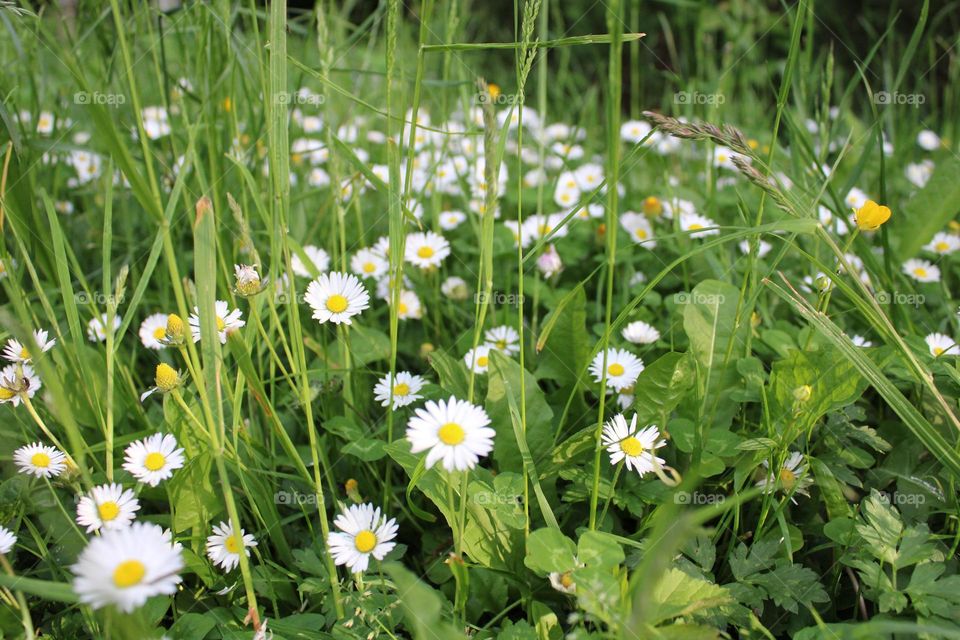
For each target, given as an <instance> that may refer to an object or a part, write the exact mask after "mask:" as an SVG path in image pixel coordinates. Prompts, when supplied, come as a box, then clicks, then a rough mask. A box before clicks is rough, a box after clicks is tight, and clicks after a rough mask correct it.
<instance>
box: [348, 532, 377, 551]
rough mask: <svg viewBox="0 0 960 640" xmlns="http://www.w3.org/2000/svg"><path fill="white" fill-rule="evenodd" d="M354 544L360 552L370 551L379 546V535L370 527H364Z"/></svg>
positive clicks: (355, 538)
mask: <svg viewBox="0 0 960 640" xmlns="http://www.w3.org/2000/svg"><path fill="white" fill-rule="evenodd" d="M353 544H354V546H356V547H357V551H359V552H360V553H370V552H371V551H373V548H374V547H376V546H377V536H376V534H374V533H373V531H370V530H369V529H364V530H363V531H361V532H360V533H358V534H357V535H356V536H355V537H354V539H353Z"/></svg>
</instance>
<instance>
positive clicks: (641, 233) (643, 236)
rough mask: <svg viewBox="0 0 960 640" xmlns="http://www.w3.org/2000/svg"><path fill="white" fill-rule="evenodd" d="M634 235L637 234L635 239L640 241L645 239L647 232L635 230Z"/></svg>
mask: <svg viewBox="0 0 960 640" xmlns="http://www.w3.org/2000/svg"><path fill="white" fill-rule="evenodd" d="M635 233H636V234H637V237H638V238H640V239H641V240H646V239H647V232H646V231H645V230H644V229H637V230H636V232H635Z"/></svg>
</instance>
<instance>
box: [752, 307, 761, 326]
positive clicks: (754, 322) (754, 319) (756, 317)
mask: <svg viewBox="0 0 960 640" xmlns="http://www.w3.org/2000/svg"><path fill="white" fill-rule="evenodd" d="M761 322H762V320H761V319H760V314H759V313H757V312H756V311H754V312H753V313H751V314H750V326H751V327H753V328H754V329H756V328H757V327H759V326H760V323H761Z"/></svg>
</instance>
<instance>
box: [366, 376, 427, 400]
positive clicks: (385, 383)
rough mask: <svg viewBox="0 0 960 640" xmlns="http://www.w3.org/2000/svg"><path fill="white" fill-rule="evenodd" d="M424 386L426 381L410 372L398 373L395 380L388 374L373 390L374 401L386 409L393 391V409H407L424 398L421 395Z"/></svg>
mask: <svg viewBox="0 0 960 640" xmlns="http://www.w3.org/2000/svg"><path fill="white" fill-rule="evenodd" d="M424 384H426V381H425V380H424V379H423V378H421V377H420V376H416V375H413V374H412V373H410V372H409V371H398V372H397V376H396V378H395V379H391V377H390V374H389V373H387V375H385V376H384V377H382V378H380V380H379V381H378V382H377V384H376V386H375V387H374V388H373V394H374V399H375V400H376V401H377V402H379V403H380V406H382V407H386V406H387V405H389V404H390V394H391V390H392V392H393V408H394V409H398V408H400V407H405V406H407V405H408V404H413V403H414V402H416V401H417V400H419V399H421V398H422V397H423V396H421V395H420V390H421V389H422V388H423V385H424Z"/></svg>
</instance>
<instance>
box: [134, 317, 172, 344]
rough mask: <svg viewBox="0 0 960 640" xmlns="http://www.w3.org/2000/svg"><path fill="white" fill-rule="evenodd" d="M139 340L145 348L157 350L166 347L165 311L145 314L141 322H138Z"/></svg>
mask: <svg viewBox="0 0 960 640" xmlns="http://www.w3.org/2000/svg"><path fill="white" fill-rule="evenodd" d="M139 335H140V342H142V343H143V346H145V347H146V348H147V349H155V350H157V351H159V350H160V349H166V348H167V343H166V339H167V314H165V313H154V314H151V315H149V316H147V317H146V318H145V319H144V320H143V322H141V323H140V331H139Z"/></svg>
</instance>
